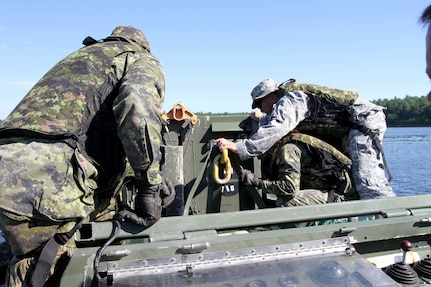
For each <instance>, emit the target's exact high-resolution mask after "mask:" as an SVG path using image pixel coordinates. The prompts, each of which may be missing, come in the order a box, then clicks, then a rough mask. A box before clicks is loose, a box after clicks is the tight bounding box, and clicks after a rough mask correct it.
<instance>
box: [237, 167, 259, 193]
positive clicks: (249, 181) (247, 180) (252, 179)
mask: <svg viewBox="0 0 431 287" xmlns="http://www.w3.org/2000/svg"><path fill="white" fill-rule="evenodd" d="M241 182H242V183H244V184H245V185H252V186H255V187H258V188H262V180H261V179H260V178H258V177H257V176H255V175H254V173H252V172H251V171H249V170H248V169H243V170H242V172H241Z"/></svg>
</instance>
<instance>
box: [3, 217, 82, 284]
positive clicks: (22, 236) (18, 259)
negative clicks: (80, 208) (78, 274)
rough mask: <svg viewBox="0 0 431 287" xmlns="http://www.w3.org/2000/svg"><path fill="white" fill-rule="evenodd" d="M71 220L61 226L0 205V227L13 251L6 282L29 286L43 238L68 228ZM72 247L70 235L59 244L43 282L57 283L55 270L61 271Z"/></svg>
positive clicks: (46, 239)
mask: <svg viewBox="0 0 431 287" xmlns="http://www.w3.org/2000/svg"><path fill="white" fill-rule="evenodd" d="M74 224H75V223H74V222H71V223H66V224H64V225H61V226H60V224H55V223H53V222H52V221H49V220H46V219H42V218H29V217H27V216H23V215H18V214H14V213H11V212H9V211H6V210H4V209H0V229H1V230H2V231H3V236H4V238H5V239H6V242H7V243H8V244H9V246H10V248H11V251H12V253H13V255H14V257H13V258H12V259H11V261H10V263H9V268H8V270H7V272H6V278H5V283H6V285H5V286H6V287H9V286H10V287H12V286H13V287H19V286H23V287H25V286H28V282H29V280H30V278H31V275H32V274H33V270H34V268H35V265H36V262H37V259H38V255H39V254H40V251H41V248H42V247H43V246H44V244H45V243H46V241H48V240H49V239H50V238H51V237H52V236H54V234H55V233H57V232H68V231H69V230H70V229H72V228H73V226H74ZM74 247H75V244H74V240H73V237H72V238H71V239H70V240H69V242H67V243H66V244H65V245H63V246H61V247H60V249H59V250H58V252H57V256H56V259H55V262H54V264H53V265H52V266H51V270H50V278H49V280H48V281H47V283H46V286H56V285H58V283H59V278H56V277H55V276H54V274H61V273H62V271H63V268H65V266H66V265H67V262H68V260H69V258H70V256H71V253H72V250H73V248H74Z"/></svg>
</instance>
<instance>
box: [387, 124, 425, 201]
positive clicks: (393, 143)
mask: <svg viewBox="0 0 431 287" xmlns="http://www.w3.org/2000/svg"><path fill="white" fill-rule="evenodd" d="M383 148H384V150H385V154H386V160H387V163H388V166H389V169H390V171H391V173H392V175H393V177H394V178H393V180H392V181H391V185H392V188H393V190H394V192H395V193H396V194H397V195H399V196H404V195H412V194H425V193H429V192H431V127H425V128H388V129H387V131H386V133H385V138H384V141H383Z"/></svg>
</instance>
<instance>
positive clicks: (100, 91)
mask: <svg viewBox="0 0 431 287" xmlns="http://www.w3.org/2000/svg"><path fill="white" fill-rule="evenodd" d="M164 93H165V74H164V71H163V68H162V67H161V66H160V63H159V61H158V60H157V59H156V58H155V57H154V56H153V55H152V54H150V53H149V52H148V51H147V50H145V49H144V48H142V47H139V46H138V45H134V44H133V43H129V42H127V41H121V40H114V41H106V42H96V43H92V44H91V45H88V46H85V47H83V48H81V49H80V50H78V51H76V52H74V53H72V54H71V55H69V56H67V57H66V58H64V59H63V60H62V61H60V62H59V63H58V64H56V65H55V66H54V67H53V68H52V69H51V70H50V71H48V73H47V74H45V75H44V76H43V78H42V79H41V80H40V81H39V82H38V83H36V85H35V86H34V87H33V88H32V89H31V90H30V91H29V93H28V94H27V95H26V96H25V97H24V98H23V99H22V100H21V102H20V103H19V104H18V106H17V107H16V108H15V109H14V110H13V111H12V113H11V114H10V115H9V116H8V117H7V118H6V119H5V120H4V121H3V123H2V126H3V128H9V129H16V130H18V131H20V130H21V131H23V130H24V131H33V132H36V133H38V134H39V135H40V136H41V137H42V138H43V136H44V135H63V136H65V137H70V138H74V139H76V142H77V146H78V147H79V149H80V151H81V152H82V153H83V154H85V155H86V156H87V157H88V158H90V159H91V160H92V161H93V163H94V164H95V165H96V166H98V167H99V169H100V170H99V174H100V175H101V176H99V181H100V182H99V184H100V185H101V186H104V185H105V186H106V185H108V184H109V180H110V179H111V178H115V177H117V176H118V175H119V174H120V173H121V172H123V171H124V167H125V162H126V160H125V159H126V157H127V158H128V160H129V161H130V165H131V166H132V168H133V170H134V172H135V174H136V175H137V177H142V178H145V179H146V178H148V180H149V182H150V183H152V184H158V183H160V182H161V178H160V175H159V172H158V171H159V166H158V164H159V163H158V162H159V161H160V159H161V152H160V150H159V147H160V144H161V114H162V106H163V102H164ZM102 175H103V176H102Z"/></svg>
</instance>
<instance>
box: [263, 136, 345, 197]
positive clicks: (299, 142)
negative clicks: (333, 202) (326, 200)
mask: <svg viewBox="0 0 431 287" xmlns="http://www.w3.org/2000/svg"><path fill="white" fill-rule="evenodd" d="M260 159H261V161H262V175H263V178H264V180H263V191H264V192H266V193H272V194H277V195H282V196H285V197H287V198H293V197H294V195H295V194H296V193H297V192H298V191H299V190H304V189H317V190H320V191H323V192H327V191H334V192H337V193H339V194H343V193H345V192H347V191H349V190H346V186H347V185H348V184H349V183H350V178H346V176H348V169H349V166H350V165H351V163H352V162H351V160H350V159H349V158H348V157H346V156H345V155H344V154H342V153H341V152H340V151H338V150H337V149H336V148H335V147H333V146H331V145H329V144H327V143H326V142H323V141H321V140H319V139H317V138H315V137H312V136H309V135H305V134H298V133H290V134H288V135H287V136H285V137H283V138H282V139H281V140H280V141H278V142H277V143H276V144H275V145H274V146H272V147H271V149H269V150H268V151H267V152H266V153H265V154H263V155H262V156H261V157H260Z"/></svg>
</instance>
